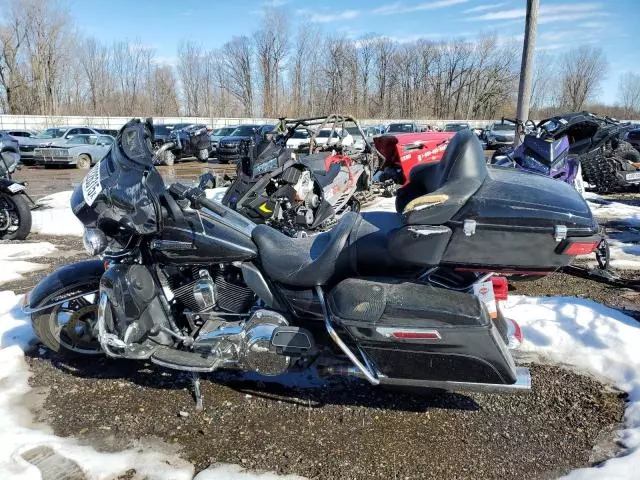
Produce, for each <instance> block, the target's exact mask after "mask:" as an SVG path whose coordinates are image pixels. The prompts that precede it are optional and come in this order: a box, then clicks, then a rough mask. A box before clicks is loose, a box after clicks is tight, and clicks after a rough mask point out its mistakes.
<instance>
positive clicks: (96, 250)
mask: <svg viewBox="0 0 640 480" xmlns="http://www.w3.org/2000/svg"><path fill="white" fill-rule="evenodd" d="M82 244H83V245H84V249H85V250H86V251H87V253H88V254H89V255H99V254H101V253H102V252H104V251H105V250H106V248H107V236H106V235H105V234H104V233H103V232H102V230H98V229H97V228H86V229H85V231H84V236H83V237H82Z"/></svg>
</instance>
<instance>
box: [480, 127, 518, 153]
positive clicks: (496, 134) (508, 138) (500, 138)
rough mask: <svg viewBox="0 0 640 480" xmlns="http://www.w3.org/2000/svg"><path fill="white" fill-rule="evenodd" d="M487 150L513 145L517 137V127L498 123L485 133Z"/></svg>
mask: <svg viewBox="0 0 640 480" xmlns="http://www.w3.org/2000/svg"><path fill="white" fill-rule="evenodd" d="M484 134H485V138H486V140H487V148H490V149H496V148H498V147H503V146H508V145H512V144H513V141H514V139H515V135H516V126H515V125H514V124H513V123H511V122H496V123H494V124H492V125H490V126H489V128H488V129H487V130H485V132H484Z"/></svg>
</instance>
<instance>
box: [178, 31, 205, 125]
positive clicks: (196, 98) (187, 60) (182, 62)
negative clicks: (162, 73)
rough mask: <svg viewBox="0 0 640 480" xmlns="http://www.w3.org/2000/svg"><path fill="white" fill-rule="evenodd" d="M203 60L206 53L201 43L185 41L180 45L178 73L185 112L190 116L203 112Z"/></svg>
mask: <svg viewBox="0 0 640 480" xmlns="http://www.w3.org/2000/svg"><path fill="white" fill-rule="evenodd" d="M203 62H204V55H203V52H202V48H201V47H200V46H199V45H197V44H195V43H194V42H183V43H181V44H180V45H179V46H178V74H179V75H180V81H181V82H182V93H183V94H184V103H185V113H186V114H187V115H188V116H198V115H200V114H201V111H200V101H201V92H202V81H203V74H204V72H203V67H204V65H203Z"/></svg>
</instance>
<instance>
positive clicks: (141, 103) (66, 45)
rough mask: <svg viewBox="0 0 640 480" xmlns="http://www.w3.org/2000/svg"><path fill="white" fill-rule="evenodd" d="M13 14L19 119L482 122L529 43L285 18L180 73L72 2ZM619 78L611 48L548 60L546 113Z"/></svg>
mask: <svg viewBox="0 0 640 480" xmlns="http://www.w3.org/2000/svg"><path fill="white" fill-rule="evenodd" d="M4 13H5V15H4V16H3V18H2V19H1V20H0V107H1V108H2V111H3V112H5V113H10V114H43V115H99V116H106V115H117V116H143V115H154V116H178V115H182V116H201V117H237V116H247V117H252V116H263V117H268V118H275V117H278V116H282V115H287V116H300V115H317V114H326V113H329V112H345V113H349V114H352V115H354V116H356V117H361V118H407V119H408V118H434V119H439V118H446V119H474V118H497V117H500V116H502V115H512V114H513V112H514V110H515V100H516V98H515V97H516V94H517V80H518V74H519V71H518V69H519V65H520V51H521V45H520V44H519V42H516V41H505V40H504V39H503V38H501V37H499V36H498V35H496V34H481V35H479V36H477V37H475V38H473V39H452V40H447V41H430V40H423V39H421V40H417V41H415V42H399V41H395V40H393V39H390V38H388V37H385V36H380V35H375V34H368V35H364V36H361V37H359V38H356V39H354V38H350V37H348V36H346V35H336V34H328V33H326V32H324V31H322V30H321V29H320V28H318V27H317V26H316V25H314V24H302V25H299V26H298V27H297V28H296V27H294V25H293V24H292V22H291V21H290V19H289V18H288V17H287V16H286V15H285V13H284V11H282V10H278V9H271V10H268V11H266V12H265V14H264V16H263V18H262V21H261V23H260V26H259V28H258V29H256V30H255V31H254V32H252V33H251V34H247V35H241V36H234V37H233V38H231V39H230V40H229V41H227V42H226V43H224V44H223V45H222V46H220V47H218V48H207V47H205V46H203V45H201V44H200V43H198V42H196V41H185V42H182V43H180V45H178V46H177V57H176V59H175V62H171V64H167V63H163V62H162V61H161V59H159V58H158V57H157V56H156V54H155V52H154V51H153V50H152V49H150V48H148V47H146V46H145V45H144V44H142V43H141V42H136V41H128V40H122V41H115V42H113V43H111V44H106V43H104V42H100V41H98V40H96V39H94V38H91V37H83V36H82V35H79V34H78V32H77V28H76V26H75V25H74V24H73V22H72V20H71V19H72V17H71V15H70V14H69V12H68V10H67V9H66V8H65V5H64V4H63V3H61V2H60V1H58V0H8V2H7V3H6V8H5V12H4ZM79 39H80V40H79ZM607 70H608V63H607V59H606V58H605V55H604V53H603V52H602V50H601V49H599V48H597V47H589V46H583V47H579V48H577V49H574V50H570V51H568V52H566V53H564V54H562V55H558V56H555V57H554V56H551V55H549V54H546V53H538V55H537V59H536V71H535V74H534V91H533V96H532V109H533V110H532V113H533V114H538V115H540V114H552V113H554V112H557V111H561V110H564V111H566V110H580V109H583V108H585V107H587V106H588V105H589V104H590V103H592V102H593V101H594V100H596V99H597V95H598V93H599V89H600V85H601V83H602V81H603V79H604V78H605V76H606V74H607ZM603 108H604V109H607V110H608V111H606V112H602V113H610V112H609V110H611V108H614V107H606V108H605V107H603V106H601V107H600V111H602V109H603ZM615 108H617V110H616V111H620V112H621V113H623V115H630V116H633V115H634V114H637V113H638V112H639V111H640V76H639V75H636V74H633V73H628V74H625V75H623V76H622V78H621V82H620V105H618V106H617V107H615Z"/></svg>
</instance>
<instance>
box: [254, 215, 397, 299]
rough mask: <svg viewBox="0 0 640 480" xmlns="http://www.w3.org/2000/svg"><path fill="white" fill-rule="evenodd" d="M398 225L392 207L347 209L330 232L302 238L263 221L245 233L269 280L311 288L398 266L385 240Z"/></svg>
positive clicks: (385, 271)
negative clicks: (383, 209)
mask: <svg viewBox="0 0 640 480" xmlns="http://www.w3.org/2000/svg"><path fill="white" fill-rule="evenodd" d="M401 226H402V219H401V218H400V216H399V215H397V214H395V213H392V212H371V213H365V214H364V215H363V216H360V215H358V214H357V213H354V212H348V213H345V214H344V215H343V216H342V218H341V219H340V221H339V222H338V223H337V225H335V226H334V227H333V228H332V229H331V230H330V231H328V232H323V233H320V234H318V235H314V236H309V237H307V238H291V237H289V236H287V235H285V234H283V233H281V232H279V231H278V230H276V229H274V228H271V227H269V226H267V225H258V226H257V227H255V228H254V229H253V232H252V234H251V236H252V238H253V241H254V242H255V244H256V245H257V246H258V255H259V256H260V261H261V263H262V267H263V268H264V271H265V272H266V273H267V275H268V276H269V277H270V278H271V279H273V280H276V281H278V282H282V283H284V284H287V285H292V286H298V287H313V286H315V285H327V284H328V283H331V282H336V281H339V280H341V279H343V278H345V277H346V276H348V275H364V274H380V273H388V272H390V271H391V270H392V269H393V268H394V267H399V266H400V263H399V262H398V261H397V260H394V259H393V258H392V257H391V256H390V255H389V254H388V248H387V244H388V239H389V236H390V233H391V232H392V231H394V230H395V229H397V228H400V227H401Z"/></svg>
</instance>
